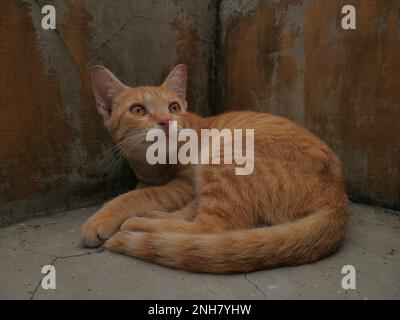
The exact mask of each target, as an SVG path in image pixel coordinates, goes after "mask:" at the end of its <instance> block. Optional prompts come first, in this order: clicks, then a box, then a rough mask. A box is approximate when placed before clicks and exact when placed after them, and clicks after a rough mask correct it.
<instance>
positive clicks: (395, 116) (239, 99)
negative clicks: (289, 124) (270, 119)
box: [221, 0, 400, 208]
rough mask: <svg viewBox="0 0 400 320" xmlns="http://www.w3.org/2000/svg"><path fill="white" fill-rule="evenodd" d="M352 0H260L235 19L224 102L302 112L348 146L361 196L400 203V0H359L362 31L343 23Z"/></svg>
mask: <svg viewBox="0 0 400 320" xmlns="http://www.w3.org/2000/svg"><path fill="white" fill-rule="evenodd" d="M346 4H348V3H347V2H346V1H341V0H340V1H339V0H335V1H323V2H322V1H290V0H289V1H280V2H271V1H268V2H267V1H260V2H259V6H258V7H256V8H255V10H253V11H251V12H250V13H249V14H248V15H239V16H234V17H232V18H229V17H227V18H226V20H225V21H224V28H225V30H224V32H225V33H224V34H225V38H224V39H222V40H221V43H222V52H221V61H222V66H221V69H222V80H223V82H222V88H221V109H222V111H227V110H235V109H240V110H241V109H257V110H264V111H267V112H272V113H274V114H279V115H283V116H287V117H289V118H294V119H297V120H298V121H299V122H300V123H302V124H304V125H305V126H306V127H307V128H309V129H310V130H311V131H312V132H314V133H315V134H316V135H317V136H319V137H320V138H322V139H323V140H324V141H326V142H327V143H328V144H329V145H330V146H332V148H333V149H334V150H335V151H336V152H337V153H338V155H339V156H340V158H341V159H342V162H343V164H344V171H345V176H346V179H347V189H348V191H349V193H350V194H351V195H352V196H354V197H355V198H358V199H359V200H362V201H366V202H370V203H374V204H377V205H382V206H387V207H391V208H400V172H399V171H400V160H399V159H400V126H399V125H398V122H399V120H400V108H399V105H400V90H399V87H400V80H399V79H400V78H399V74H400V59H399V57H400V31H399V30H400V27H399V25H400V20H399V19H400V18H399V12H400V3H399V2H398V1H395V0H393V1H392V0H389V1H385V2H383V1H379V0H368V1H364V0H357V1H353V2H352V5H354V6H355V7H356V10H357V30H343V29H342V28H341V18H342V14H341V8H342V6H344V5H346ZM293 6H298V9H299V10H304V11H303V12H304V14H303V16H302V17H300V18H299V17H297V19H300V20H301V21H300V22H302V25H303V27H302V29H301V28H299V27H298V26H296V25H293V24H288V21H289V20H288V19H286V18H287V16H288V10H289V8H290V7H292V8H293ZM296 10H297V8H296ZM300 12H301V11H300ZM294 49H295V50H294ZM299 50H300V51H299ZM298 88H301V90H298ZM296 90H297V91H296Z"/></svg>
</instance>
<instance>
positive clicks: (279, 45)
mask: <svg viewBox="0 0 400 320" xmlns="http://www.w3.org/2000/svg"><path fill="white" fill-rule="evenodd" d="M45 4H53V5H55V7H56V9H57V30H55V31H52V30H42V29H41V18H42V15H41V13H40V10H41V7H42V5H45ZM345 4H348V3H347V1H341V0H340V1H339V0H329V1H328V0H326V1H319V0H304V1H300V0H298V1H295V0H282V1H275V0H264V1H261V0H229V1H228V0H222V1H221V0H219V1H217V0H215V1H213V0H207V1H206V0H204V1H196V0H188V1H186V0H185V1H184V0H182V1H177V0H164V1H147V0H119V1H112V0H108V1H106V0H91V1H89V0H88V1H85V0H72V1H61V0H59V1H42V0H37V1H34V0H2V1H1V2H0V71H1V72H0V74H1V76H0V94H1V100H0V101H1V102H0V104H1V111H2V112H1V116H0V225H4V224H9V223H12V222H16V221H18V220H22V219H25V218H27V217H29V216H32V215H37V214H39V213H40V212H52V211H56V210H63V209H66V208H73V207H81V206H86V205H88V204H91V203H95V202H101V201H104V199H106V198H109V197H112V196H113V195H115V194H117V193H120V192H123V191H125V190H128V189H130V188H132V187H133V186H134V185H135V180H134V178H133V176H132V174H131V172H130V170H129V168H128V167H127V166H126V164H125V165H122V167H121V168H120V169H116V170H113V167H114V165H113V164H111V166H110V165H109V162H110V161H109V160H106V161H104V160H103V158H104V154H107V153H106V151H107V150H108V149H109V148H110V147H111V146H112V143H111V141H110V139H109V138H108V136H107V133H106V132H105V130H104V128H103V126H102V123H101V119H100V117H99V116H98V115H97V112H96V110H95V108H94V101H93V98H92V94H91V88H90V82H89V77H88V71H89V70H90V67H91V66H92V65H94V64H104V65H106V66H108V67H109V68H110V69H111V70H113V71H114V72H115V73H116V74H117V75H118V76H119V77H120V78H121V79H122V80H124V81H125V82H127V83H128V84H131V85H141V84H157V83H160V82H161V81H162V79H163V77H164V76H166V74H167V73H168V71H169V69H170V68H171V67H173V66H174V65H175V64H177V63H185V64H187V65H188V67H189V93H188V97H189V103H190V108H191V110H193V111H195V112H199V113H202V114H209V113H210V112H218V111H227V110H239V109H240V110H242V109H256V110H263V111H268V112H272V113H275V114H280V115H283V116H287V117H289V118H292V119H293V120H295V121H297V122H299V123H301V124H303V125H305V126H306V127H308V128H309V129H310V130H311V131H312V132H314V133H315V134H316V135H318V136H319V137H321V138H322V139H324V140H325V141H327V142H328V144H330V145H331V146H332V148H333V149H334V150H335V151H336V152H337V153H338V154H339V156H340V158H341V159H342V161H343V164H344V169H345V175H346V179H347V188H348V191H349V193H350V194H351V195H352V197H353V198H355V199H357V200H361V201H363V202H370V203H374V204H377V205H381V206H386V207H390V208H400V199H399V197H400V196H399V195H400V178H399V177H400V175H399V171H400V160H399V159H400V126H399V125H398V122H399V120H400V107H399V103H400V90H399V85H400V83H399V82H400V80H398V79H399V76H398V75H399V74H400V59H399V57H400V43H399V41H400V40H399V39H400V25H399V15H398V13H399V11H400V3H399V2H398V1H396V0H387V1H380V0H353V1H352V4H353V5H354V6H355V7H356V9H357V30H348V31H345V30H342V29H341V27H340V19H341V16H342V15H341V14H340V11H341V7H342V6H343V5H345ZM215 52H217V55H216V57H217V59H216V61H214V57H215ZM214 75H216V77H217V80H218V81H214V80H215V79H214Z"/></svg>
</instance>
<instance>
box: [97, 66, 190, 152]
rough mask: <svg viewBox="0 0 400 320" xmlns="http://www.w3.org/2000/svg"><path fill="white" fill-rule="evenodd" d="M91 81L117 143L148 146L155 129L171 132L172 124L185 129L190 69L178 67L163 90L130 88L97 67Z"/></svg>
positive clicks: (102, 68)
mask: <svg viewBox="0 0 400 320" xmlns="http://www.w3.org/2000/svg"><path fill="white" fill-rule="evenodd" d="M91 79H92V88H93V94H94V96H95V99H96V104H97V110H98V112H99V113H100V115H101V116H102V118H103V122H104V125H105V126H106V128H107V130H108V131H109V133H110V134H111V136H112V137H113V138H114V139H115V140H116V142H121V141H126V140H128V139H131V140H132V139H134V140H136V142H143V143H144V142H145V137H146V134H147V132H148V131H149V130H151V129H161V130H164V131H165V132H166V133H168V128H169V121H174V120H175V121H177V123H178V127H179V126H183V116H184V114H185V113H186V110H187V102H186V80H187V71H186V66H184V65H182V64H180V65H177V66H176V67H175V68H174V69H173V70H172V71H171V72H170V74H169V75H168V77H167V78H166V80H165V81H164V83H163V84H162V85H161V86H159V87H137V88H132V87H129V86H127V85H125V84H123V83H122V82H121V81H120V80H118V78H117V77H116V76H115V75H113V74H112V73H111V72H110V71H109V70H108V69H107V68H105V67H103V66H95V67H93V69H92V72H91ZM136 144H137V143H136Z"/></svg>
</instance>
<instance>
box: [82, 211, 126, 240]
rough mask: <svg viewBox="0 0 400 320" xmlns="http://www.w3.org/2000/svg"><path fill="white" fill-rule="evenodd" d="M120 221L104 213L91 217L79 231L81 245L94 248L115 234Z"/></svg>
mask: <svg viewBox="0 0 400 320" xmlns="http://www.w3.org/2000/svg"><path fill="white" fill-rule="evenodd" d="M121 223H122V221H120V220H119V219H116V217H113V216H111V215H108V214H105V213H104V212H98V213H96V214H94V215H93V216H91V217H90V218H89V219H88V220H87V221H86V222H85V224H84V225H83V226H82V229H81V245H82V246H83V247H89V248H95V247H99V246H101V245H102V243H103V242H104V241H105V240H107V239H108V238H110V237H111V236H112V235H113V234H115V233H116V232H117V231H118V230H119V227H120V225H121Z"/></svg>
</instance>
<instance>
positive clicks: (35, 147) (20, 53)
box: [0, 0, 74, 202]
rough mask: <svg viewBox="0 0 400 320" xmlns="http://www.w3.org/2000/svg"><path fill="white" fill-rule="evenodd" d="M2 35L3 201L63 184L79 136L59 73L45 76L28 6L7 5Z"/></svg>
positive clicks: (9, 0) (0, 10) (8, 0)
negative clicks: (55, 182)
mask: <svg viewBox="0 0 400 320" xmlns="http://www.w3.org/2000/svg"><path fill="white" fill-rule="evenodd" d="M0 16H1V19H0V35H1V38H2V39H6V43H7V45H2V46H1V49H0V61H1V77H0V93H1V116H0V146H1V152H0V181H1V184H0V199H1V201H2V202H3V201H6V202H12V201H18V200H21V199H24V198H29V197H30V196H31V195H32V194H34V193H46V192H48V191H49V190H50V189H51V188H52V184H51V179H52V178H54V177H57V178H55V179H59V180H61V181H62V180H63V174H64V167H66V166H68V162H69V155H68V153H67V151H66V150H67V148H68V143H69V141H70V139H71V137H72V135H73V134H74V130H73V128H71V127H70V126H69V125H68V123H67V121H65V117H66V115H65V113H64V110H63V108H62V101H61V97H60V90H59V84H58V82H57V77H56V76H55V74H53V70H49V72H45V70H44V66H43V64H42V59H41V56H40V54H39V52H38V49H37V48H38V43H37V39H36V35H35V32H34V28H33V25H32V20H31V16H30V9H29V7H28V6H26V5H24V4H22V3H21V2H17V1H14V0H3V1H2V3H1V6H0Z"/></svg>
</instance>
